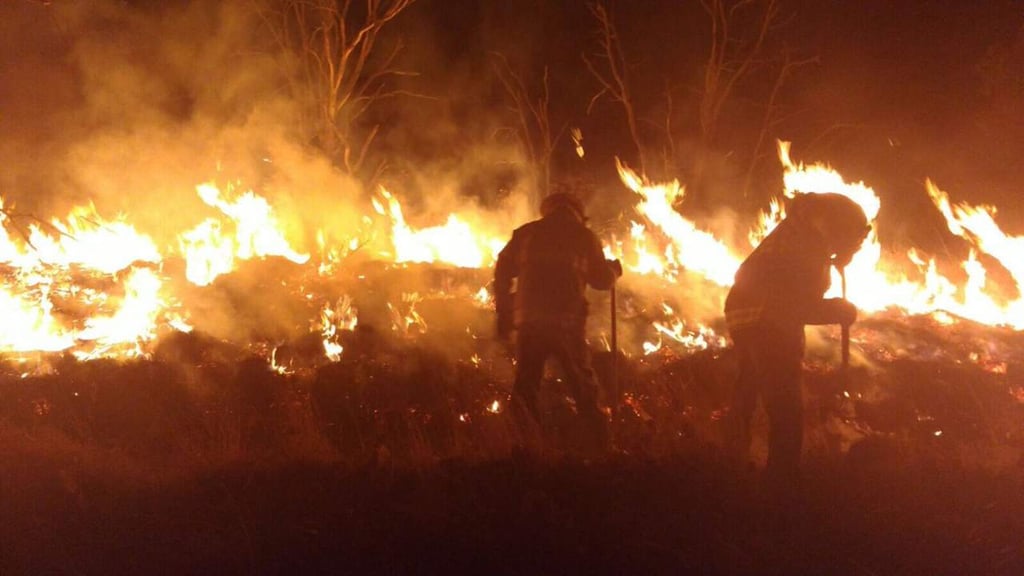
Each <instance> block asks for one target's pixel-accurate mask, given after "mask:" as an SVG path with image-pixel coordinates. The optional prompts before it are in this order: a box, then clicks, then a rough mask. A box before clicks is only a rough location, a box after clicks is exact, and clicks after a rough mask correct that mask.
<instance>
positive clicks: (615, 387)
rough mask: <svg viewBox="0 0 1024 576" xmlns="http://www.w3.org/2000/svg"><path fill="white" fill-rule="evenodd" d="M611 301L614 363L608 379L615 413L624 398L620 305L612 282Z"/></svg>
mask: <svg viewBox="0 0 1024 576" xmlns="http://www.w3.org/2000/svg"><path fill="white" fill-rule="evenodd" d="M609 300H610V301H611V319H612V341H611V349H612V364H611V367H610V369H609V374H608V379H609V380H611V382H610V384H611V386H609V387H608V388H609V389H610V390H611V393H612V414H615V413H617V412H618V410H619V402H620V401H621V400H622V397H621V394H620V392H619V330H618V325H619V323H618V320H617V318H616V309H617V308H618V306H616V305H615V284H612V289H611V295H610V297H609Z"/></svg>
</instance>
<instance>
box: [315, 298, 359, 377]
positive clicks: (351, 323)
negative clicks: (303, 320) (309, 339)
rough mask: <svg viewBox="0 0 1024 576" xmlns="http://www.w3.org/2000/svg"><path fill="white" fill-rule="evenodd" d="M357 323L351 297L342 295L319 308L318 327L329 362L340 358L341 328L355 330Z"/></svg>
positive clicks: (357, 317)
mask: <svg viewBox="0 0 1024 576" xmlns="http://www.w3.org/2000/svg"><path fill="white" fill-rule="evenodd" d="M358 323H359V316H358V311H357V310H356V308H355V307H354V306H353V305H352V298H350V297H348V296H342V297H341V298H338V301H337V302H336V303H335V304H334V306H331V305H330V304H325V305H324V307H323V308H322V309H321V310H320V323H319V326H318V327H314V328H318V329H319V330H320V334H321V335H322V336H323V345H324V354H325V355H326V356H327V359H328V360H330V361H331V362H337V361H338V360H340V359H341V353H342V352H343V351H344V347H343V346H342V345H341V343H340V342H339V341H338V338H339V336H340V333H341V331H342V330H348V331H352V330H355V328H356V325H357V324H358Z"/></svg>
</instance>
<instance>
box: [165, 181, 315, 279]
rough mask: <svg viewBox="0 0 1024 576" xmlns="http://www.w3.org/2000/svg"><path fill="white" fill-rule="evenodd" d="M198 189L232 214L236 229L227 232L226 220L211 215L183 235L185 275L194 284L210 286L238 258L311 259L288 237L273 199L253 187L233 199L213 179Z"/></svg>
mask: <svg viewBox="0 0 1024 576" xmlns="http://www.w3.org/2000/svg"><path fill="white" fill-rule="evenodd" d="M196 192H197V193H198V194H199V197H200V198H202V199H203V202H206V203H207V204H208V205H210V206H213V207H214V208H217V209H218V210H220V211H221V212H222V213H223V214H224V215H225V216H227V217H228V219H229V220H230V221H231V223H232V225H233V228H234V232H233V233H225V232H224V231H223V230H224V223H223V222H222V221H220V220H217V219H214V218H210V219H207V220H205V221H203V222H202V223H201V224H199V225H197V226H196V227H195V228H193V229H192V230H190V231H188V232H185V233H183V234H182V235H181V237H180V238H179V241H180V242H179V243H180V247H181V252H182V254H183V255H184V256H185V261H186V269H185V276H186V277H187V278H188V279H189V281H190V282H192V283H193V284H196V285H199V286H206V285H208V284H210V283H211V282H213V281H214V279H216V278H217V276H220V275H221V274H226V273H228V272H230V271H232V270H234V269H235V259H236V258H237V259H239V260H250V259H252V258H266V257H267V256H280V257H283V258H287V259H288V260H291V261H292V262H294V263H296V264H304V263H306V261H307V260H309V255H308V254H300V253H299V252H296V251H295V250H294V249H293V248H292V247H291V245H290V244H289V243H288V240H286V239H285V236H284V233H283V232H282V231H281V229H280V226H279V223H278V221H277V218H276V216H275V215H274V211H273V209H272V208H271V206H270V203H269V202H267V200H266V199H264V198H263V197H261V196H258V195H256V193H255V192H253V191H252V190H249V191H248V192H245V193H244V194H241V195H239V196H237V197H236V198H235V199H234V200H231V201H229V200H226V199H224V198H223V197H222V193H221V191H220V189H219V188H217V186H215V185H214V184H212V183H206V184H201V185H199V186H198V187H197V188H196ZM228 192H229V193H231V192H233V188H232V187H229V188H228Z"/></svg>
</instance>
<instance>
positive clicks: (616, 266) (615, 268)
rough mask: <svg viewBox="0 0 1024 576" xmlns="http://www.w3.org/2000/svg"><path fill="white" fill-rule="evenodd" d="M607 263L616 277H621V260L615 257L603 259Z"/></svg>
mask: <svg viewBox="0 0 1024 576" xmlns="http://www.w3.org/2000/svg"><path fill="white" fill-rule="evenodd" d="M605 262H607V263H608V267H609V268H611V269H612V272H615V277H616V278H622V261H621V260H619V259H618V258H616V259H615V260H605Z"/></svg>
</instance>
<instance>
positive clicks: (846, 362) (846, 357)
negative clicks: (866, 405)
mask: <svg viewBox="0 0 1024 576" xmlns="http://www.w3.org/2000/svg"><path fill="white" fill-rule="evenodd" d="M839 279H840V280H841V281H842V288H843V300H846V267H845V266H844V267H842V268H840V269H839ZM841 330H842V332H841V334H840V338H841V345H842V355H843V372H844V373H845V372H846V371H847V370H848V369H849V368H850V325H849V324H843V325H842V328H841Z"/></svg>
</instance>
